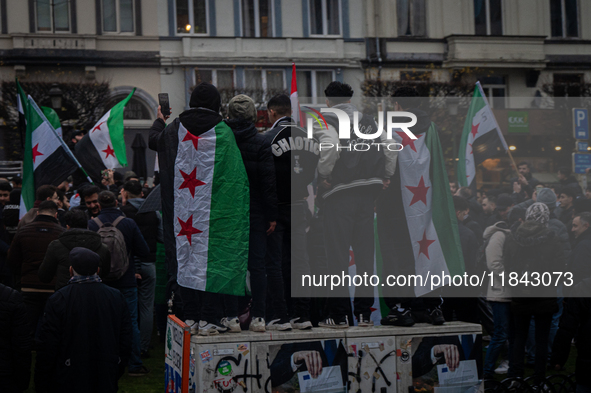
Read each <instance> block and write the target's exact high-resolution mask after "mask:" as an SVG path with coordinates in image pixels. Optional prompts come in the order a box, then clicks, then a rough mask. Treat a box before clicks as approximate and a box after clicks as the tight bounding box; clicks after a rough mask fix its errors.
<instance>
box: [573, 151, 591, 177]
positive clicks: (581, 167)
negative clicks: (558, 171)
mask: <svg viewBox="0 0 591 393" xmlns="http://www.w3.org/2000/svg"><path fill="white" fill-rule="evenodd" d="M587 168H591V154H583V153H573V172H574V173H578V174H583V173H585V169H587Z"/></svg>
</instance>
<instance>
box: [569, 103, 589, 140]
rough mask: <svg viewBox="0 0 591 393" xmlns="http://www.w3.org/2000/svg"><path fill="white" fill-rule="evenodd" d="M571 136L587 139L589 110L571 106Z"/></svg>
mask: <svg viewBox="0 0 591 393" xmlns="http://www.w3.org/2000/svg"><path fill="white" fill-rule="evenodd" d="M573 137H574V138H575V139H589V112H588V111H587V109H582V108H573Z"/></svg>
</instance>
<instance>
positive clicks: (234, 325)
mask: <svg viewBox="0 0 591 393" xmlns="http://www.w3.org/2000/svg"><path fill="white" fill-rule="evenodd" d="M220 324H221V325H222V326H224V327H226V328H228V333H240V332H242V328H241V327H240V320H239V319H238V318H237V317H233V318H231V317H225V318H222V320H221V322H220Z"/></svg>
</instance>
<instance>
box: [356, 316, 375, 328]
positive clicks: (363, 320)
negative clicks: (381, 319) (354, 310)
mask: <svg viewBox="0 0 591 393" xmlns="http://www.w3.org/2000/svg"><path fill="white" fill-rule="evenodd" d="M357 326H359V327H373V321H372V320H370V319H369V317H365V316H364V315H363V314H359V315H358V316H357Z"/></svg>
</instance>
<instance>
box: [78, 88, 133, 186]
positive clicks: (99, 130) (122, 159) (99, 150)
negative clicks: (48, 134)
mask: <svg viewBox="0 0 591 393" xmlns="http://www.w3.org/2000/svg"><path fill="white" fill-rule="evenodd" d="M133 93H135V88H134V89H133V91H132V92H131V93H129V95H128V96H127V98H125V99H124V100H123V101H121V102H119V103H117V104H116V105H115V106H114V107H113V108H111V109H110V110H109V111H108V112H107V113H105V114H104V115H103V117H101V119H100V120H99V121H98V122H97V123H96V124H95V126H94V127H92V128H91V129H90V131H89V132H88V133H87V134H86V135H84V137H83V138H82V139H81V140H80V141H79V142H78V143H77V144H76V157H77V158H78V160H80V163H81V164H82V166H83V167H84V168H86V169H87V170H88V171H89V175H90V177H91V178H92V179H93V180H94V182H95V183H100V182H101V171H102V170H104V169H113V168H123V167H126V166H127V153H126V151H125V139H124V127H123V111H124V110H125V105H127V103H128V102H129V100H130V99H131V96H133Z"/></svg>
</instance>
